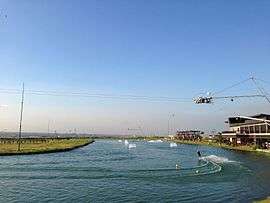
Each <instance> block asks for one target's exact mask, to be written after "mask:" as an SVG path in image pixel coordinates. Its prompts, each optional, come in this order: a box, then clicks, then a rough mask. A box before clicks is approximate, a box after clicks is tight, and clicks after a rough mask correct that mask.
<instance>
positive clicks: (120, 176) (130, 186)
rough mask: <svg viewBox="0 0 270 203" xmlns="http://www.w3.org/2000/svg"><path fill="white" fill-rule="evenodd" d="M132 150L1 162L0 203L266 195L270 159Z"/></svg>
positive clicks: (160, 146) (158, 147)
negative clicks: (200, 157) (199, 157)
mask: <svg viewBox="0 0 270 203" xmlns="http://www.w3.org/2000/svg"><path fill="white" fill-rule="evenodd" d="M131 143H132V144H135V145H136V146H135V145H133V147H131V148H128V145H125V144H124V142H121V143H120V142H118V141H117V140H116V141H115V140H97V141H96V142H95V143H93V144H91V145H88V146H86V147H83V148H79V149H76V150H73V151H69V152H64V153H54V154H40V155H26V156H6V157H0V159H1V162H0V199H1V202H252V201H253V200H257V199H260V198H265V197H267V196H268V195H270V157H265V156H262V155H256V154H252V153H241V152H235V151H228V150H224V149H219V148H213V147H207V146H196V145H177V146H174V145H170V143H169V142H162V143H149V142H146V141H136V142H135V141H132V142H131ZM197 150H200V151H201V153H202V156H203V157H204V158H203V160H198V157H197ZM176 164H178V166H179V167H180V168H179V169H176Z"/></svg>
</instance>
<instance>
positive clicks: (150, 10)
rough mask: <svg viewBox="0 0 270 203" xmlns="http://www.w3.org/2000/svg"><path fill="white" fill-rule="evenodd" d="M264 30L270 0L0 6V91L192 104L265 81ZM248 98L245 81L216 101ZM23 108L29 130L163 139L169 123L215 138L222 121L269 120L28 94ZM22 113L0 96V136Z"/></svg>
mask: <svg viewBox="0 0 270 203" xmlns="http://www.w3.org/2000/svg"><path fill="white" fill-rule="evenodd" d="M269 22H270V2H269V1H268V0H261V1H251V0H250V1H249V0H237V1H232V0H231V1H227V0H226V1H225V0H224V1H223V0H219V1H214V0H212V1H208V0H205V1H198V0H181V1H178V0H171V1H165V0H148V1H144V0H136V1H124V0H114V1H111V0H96V1H93V0H89V1H86V0H76V1H75V0H57V1H49V0H41V1H36V0H27V1H20V0H0V89H2V90H3V89H4V90H5V89H21V88H22V83H25V89H26V92H27V90H44V91H45V90H46V91H60V92H87V93H91V94H92V93H93V94H112V95H127V94H128V95H146V96H151V97H174V98H175V97H177V98H193V97H196V96H199V95H200V94H202V93H204V94H205V93H206V92H215V91H219V90H221V89H223V88H225V87H228V86H230V85H232V84H234V83H236V82H239V81H242V80H244V79H246V78H248V77H250V76H251V75H253V76H255V77H257V78H260V79H263V80H265V81H270V79H269V77H268V75H270V67H269V64H270V25H269ZM263 85H265V86H264V88H265V89H266V90H269V89H270V85H269V84H267V83H264V84H263ZM253 93H256V90H255V88H254V85H252V84H250V83H247V84H243V85H241V86H239V87H236V88H233V89H231V90H229V91H227V92H224V93H223V96H224V95H241V94H253ZM1 105H3V106H1ZM6 105H7V106H6ZM24 107H25V108H24V114H23V116H24V117H23V130H24V131H27V132H47V130H48V124H49V130H50V131H55V130H56V131H57V132H72V131H74V129H76V131H77V132H81V133H106V134H107V133H108V134H139V133H140V132H139V131H137V130H134V131H130V130H128V128H133V129H138V128H139V127H141V128H142V129H143V131H144V133H145V134H164V133H167V132H168V123H169V126H170V127H169V128H170V129H169V130H170V132H173V131H175V130H176V129H180V130H187V129H199V130H204V131H212V130H216V131H220V130H224V129H226V128H227V127H228V126H226V124H225V123H224V121H225V120H226V119H227V118H228V117H229V116H235V115H239V114H241V115H252V114H256V113H270V112H269V104H268V103H267V102H265V101H264V100H263V99H256V98H251V99H239V100H236V101H234V102H230V101H228V100H218V101H215V103H214V104H211V105H196V104H194V103H193V102H192V100H191V99H190V102H189V101H188V102H186V101H185V102H169V101H162V102H157V101H137V100H127V99H111V98H86V97H68V96H57V97H56V96H49V95H30V94H27V93H26V95H25V105H24ZM19 110H20V95H19V94H7V93H5V92H3V91H2V92H0V131H1V130H2V131H17V130H18V121H19ZM172 114H174V115H175V116H174V117H172V116H171V115H172Z"/></svg>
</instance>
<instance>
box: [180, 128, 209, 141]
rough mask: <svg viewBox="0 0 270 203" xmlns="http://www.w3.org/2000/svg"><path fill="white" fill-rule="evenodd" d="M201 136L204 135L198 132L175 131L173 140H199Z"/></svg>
mask: <svg viewBox="0 0 270 203" xmlns="http://www.w3.org/2000/svg"><path fill="white" fill-rule="evenodd" d="M202 134H204V133H203V132H202V131H198V130H186V131H179V130H178V131H176V135H175V139H179V140H193V141H195V140H201V139H202Z"/></svg>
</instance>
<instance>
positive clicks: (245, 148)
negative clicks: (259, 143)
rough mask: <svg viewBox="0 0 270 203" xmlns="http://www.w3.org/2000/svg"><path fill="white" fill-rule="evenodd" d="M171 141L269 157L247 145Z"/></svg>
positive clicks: (266, 153) (266, 152)
mask: <svg viewBox="0 0 270 203" xmlns="http://www.w3.org/2000/svg"><path fill="white" fill-rule="evenodd" d="M167 141H169V140H167ZM171 141H172V142H175V143H179V144H190V145H205V146H211V147H216V148H222V149H227V150H234V151H241V152H252V153H257V154H263V155H268V156H270V151H267V150H263V149H254V146H248V145H238V146H231V145H227V144H224V143H216V142H208V141H189V140H171Z"/></svg>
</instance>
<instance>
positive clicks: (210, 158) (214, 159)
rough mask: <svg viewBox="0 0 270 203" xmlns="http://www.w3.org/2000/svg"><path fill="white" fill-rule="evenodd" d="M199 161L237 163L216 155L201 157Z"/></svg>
mask: <svg viewBox="0 0 270 203" xmlns="http://www.w3.org/2000/svg"><path fill="white" fill-rule="evenodd" d="M199 160H203V161H211V162H214V163H216V164H223V163H234V162H235V161H232V160H229V159H228V158H226V157H221V156H216V155H213V154H212V155H209V156H204V157H200V158H199Z"/></svg>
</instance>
